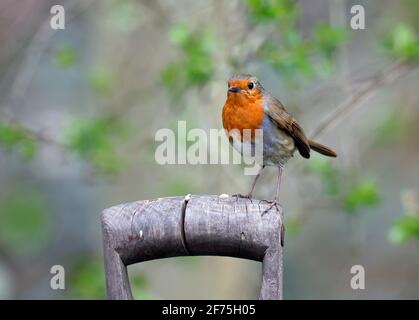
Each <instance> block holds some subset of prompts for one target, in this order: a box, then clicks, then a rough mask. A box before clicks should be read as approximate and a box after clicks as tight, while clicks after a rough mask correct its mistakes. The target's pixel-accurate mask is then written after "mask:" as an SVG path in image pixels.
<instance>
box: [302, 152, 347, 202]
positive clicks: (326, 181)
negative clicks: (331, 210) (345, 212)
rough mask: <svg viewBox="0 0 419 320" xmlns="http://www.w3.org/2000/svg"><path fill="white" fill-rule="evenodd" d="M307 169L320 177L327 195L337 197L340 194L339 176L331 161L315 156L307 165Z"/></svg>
mask: <svg viewBox="0 0 419 320" xmlns="http://www.w3.org/2000/svg"><path fill="white" fill-rule="evenodd" d="M307 168H308V170H309V171H310V172H312V173H314V174H316V175H318V176H320V178H321V179H322V182H323V186H324V190H325V191H326V193H327V194H330V195H336V194H337V193H338V192H339V182H338V177H339V174H338V172H337V170H336V169H335V168H334V167H333V165H332V161H331V160H330V159H328V158H325V157H323V156H320V155H317V154H315V155H313V156H312V158H311V159H310V162H309V163H308V164H307Z"/></svg>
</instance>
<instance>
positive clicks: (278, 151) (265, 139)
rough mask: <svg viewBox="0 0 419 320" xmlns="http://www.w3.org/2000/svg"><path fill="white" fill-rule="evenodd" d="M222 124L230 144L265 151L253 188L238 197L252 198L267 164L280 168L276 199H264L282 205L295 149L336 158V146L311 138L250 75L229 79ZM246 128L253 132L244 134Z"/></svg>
mask: <svg viewBox="0 0 419 320" xmlns="http://www.w3.org/2000/svg"><path fill="white" fill-rule="evenodd" d="M222 123H223V127H224V130H225V131H226V134H227V136H228V138H229V141H230V143H231V144H232V145H233V147H234V148H235V149H236V150H238V151H239V152H240V153H241V154H242V155H245V154H244V153H245V152H244V150H250V152H251V154H252V155H254V152H255V151H254V150H255V149H256V148H257V147H259V148H260V149H259V150H263V157H262V161H260V162H261V163H260V165H261V168H260V170H259V172H258V173H257V174H256V176H255V178H254V180H253V183H252V185H251V189H250V191H249V192H248V193H247V194H245V195H242V194H238V195H236V196H238V197H242V198H248V199H252V194H253V191H254V188H255V186H256V183H257V181H258V179H259V176H260V174H261V172H262V170H263V169H264V168H265V167H266V166H274V167H277V168H278V180H277V185H276V196H275V198H274V199H273V200H269V201H268V200H265V201H268V202H269V203H272V205H271V206H270V208H272V206H276V207H277V205H278V204H279V193H280V186H281V177H282V171H283V168H284V165H285V164H286V162H287V161H288V160H289V159H290V158H292V157H293V156H294V153H295V152H296V151H298V152H299V154H300V155H301V156H302V157H303V158H306V159H309V158H310V153H311V151H316V152H318V153H320V154H322V155H325V156H327V157H337V154H336V152H335V151H334V150H333V149H331V148H329V147H327V146H325V145H323V144H321V143H319V142H316V141H314V140H312V139H309V138H308V137H307V135H306V134H305V132H304V130H303V128H302V127H301V125H300V124H299V123H298V122H297V120H296V119H295V118H294V117H293V116H292V115H291V114H290V113H289V112H288V111H287V110H286V109H285V107H284V106H283V104H282V103H281V102H280V101H279V100H278V99H277V98H275V97H274V96H273V95H272V94H271V93H269V92H268V91H267V90H266V89H264V87H263V86H262V84H261V83H260V81H259V80H258V79H257V78H256V77H255V76H252V75H250V74H238V75H234V76H232V77H231V78H230V79H229V80H228V82H227V99H226V101H225V104H224V107H223V111H222ZM246 129H247V132H248V133H249V131H250V134H245V133H246ZM257 129H260V130H259V132H262V139H260V138H258V136H257V134H256V132H257ZM245 147H247V148H248V149H246V148H245ZM277 208H278V207H277Z"/></svg>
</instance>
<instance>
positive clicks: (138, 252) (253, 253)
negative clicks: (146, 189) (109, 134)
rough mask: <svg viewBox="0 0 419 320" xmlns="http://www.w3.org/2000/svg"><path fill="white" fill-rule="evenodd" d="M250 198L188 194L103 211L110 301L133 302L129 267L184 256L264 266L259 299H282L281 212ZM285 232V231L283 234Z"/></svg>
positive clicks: (123, 205)
mask: <svg viewBox="0 0 419 320" xmlns="http://www.w3.org/2000/svg"><path fill="white" fill-rule="evenodd" d="M269 207H270V204H268V203H266V202H260V201H259V200H255V199H252V201H250V200H248V199H240V198H239V199H237V198H235V197H219V196H190V197H187V198H185V197H168V198H159V199H155V200H150V201H149V200H145V201H137V202H132V203H127V204H121V205H118V206H114V207H111V208H108V209H106V210H104V211H103V213H102V230H103V248H104V258H105V274H106V286H107V292H108V298H109V299H132V293H131V288H130V285H129V279H128V275H127V266H128V265H130V264H134V263H139V262H143V261H148V260H153V259H161V258H167V257H176V256H186V255H210V256H229V257H237V258H243V259H250V260H256V261H260V262H262V280H261V291H260V299H264V300H265V299H269V300H271V299H282V269H283V267H282V252H283V248H282V246H281V236H283V235H281V230H283V225H282V220H283V212H282V209H281V208H279V209H278V210H277V209H276V208H275V207H274V208H271V209H270V210H269V211H267V212H264V211H265V210H267V209H269ZM282 232H283V231H282Z"/></svg>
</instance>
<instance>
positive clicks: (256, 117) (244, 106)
mask: <svg viewBox="0 0 419 320" xmlns="http://www.w3.org/2000/svg"><path fill="white" fill-rule="evenodd" d="M263 118H264V109H263V96H262V95H261V94H259V95H255V96H247V95H241V94H229V96H228V97H227V101H226V103H225V104H224V108H223V126H224V129H226V130H227V131H228V132H230V131H231V130H234V129H236V130H238V131H239V132H240V135H241V139H242V140H243V130H244V129H250V130H251V137H252V141H253V139H254V137H255V129H261V127H262V122H263Z"/></svg>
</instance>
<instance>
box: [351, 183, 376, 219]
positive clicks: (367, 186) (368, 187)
mask: <svg viewBox="0 0 419 320" xmlns="http://www.w3.org/2000/svg"><path fill="white" fill-rule="evenodd" d="M379 200H380V198H379V196H378V185H377V184H376V183H375V182H374V181H372V180H364V181H362V182H361V183H359V184H358V185H356V186H355V187H354V188H353V190H352V191H350V192H349V193H348V194H347V195H346V196H345V197H344V205H345V208H346V209H347V210H348V211H349V212H356V211H357V210H358V209H360V208H362V207H371V206H374V205H376V204H378V202H379Z"/></svg>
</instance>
